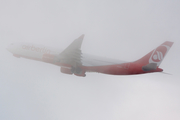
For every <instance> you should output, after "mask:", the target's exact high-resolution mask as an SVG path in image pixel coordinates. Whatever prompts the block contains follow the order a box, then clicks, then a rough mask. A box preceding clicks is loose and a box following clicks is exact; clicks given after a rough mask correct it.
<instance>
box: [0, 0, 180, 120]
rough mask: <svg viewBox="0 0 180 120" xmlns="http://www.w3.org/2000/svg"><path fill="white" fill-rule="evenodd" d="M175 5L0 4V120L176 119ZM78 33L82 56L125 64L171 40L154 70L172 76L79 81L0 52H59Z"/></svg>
mask: <svg viewBox="0 0 180 120" xmlns="http://www.w3.org/2000/svg"><path fill="white" fill-rule="evenodd" d="M179 6H180V1H179V0H171V1H170V0H147V1H142V0H113V1H112V0H111V1H110V0H109V1H107V0H106V1H104V0H86V1H83V0H76V1H72V0H68V1H67V0H66V1H65V0H51V1H47V0H27V1H24V0H0V42H1V44H0V54H1V59H0V119H1V120H32V119H33V120H39V119H43V120H50V119H51V120H57V119H61V120H119V119H121V120H132V119H133V120H170V119H171V120H179V119H180V103H179V101H180V88H179V86H180V80H179V78H180V75H179V72H180V70H179V67H180V65H179V61H180V57H179V55H180V47H179V45H180V40H179V39H180V35H179V33H180V14H179V12H180V7H179ZM81 34H85V38H84V42H83V46H82V51H83V52H85V53H89V54H94V55H99V56H103V57H109V58H115V59H120V60H126V61H134V60H136V59H139V58H140V57H142V56H144V55H145V54H147V53H148V52H150V51H151V50H152V49H154V48H156V47H157V46H159V45H160V44H161V43H163V42H164V41H166V40H169V41H173V42H175V43H174V45H173V47H172V48H171V50H170V51H169V53H168V55H167V56H166V58H165V59H164V61H163V62H162V64H161V66H160V67H161V68H163V69H164V71H165V72H168V73H172V74H173V75H165V74H160V73H153V74H146V75H138V76H111V75H104V74H98V73H87V77H85V78H81V77H76V76H69V75H65V74H62V73H60V68H59V67H58V66H54V65H50V64H46V63H41V62H37V61H32V60H27V59H22V58H20V59H17V58H15V57H13V56H12V54H10V53H9V52H8V51H7V50H6V47H7V46H8V45H9V44H10V43H13V42H31V43H35V44H42V45H46V46H50V47H56V48H66V46H68V45H69V44H70V43H71V42H72V41H73V40H74V39H76V38H77V37H79V36H80V35H81Z"/></svg>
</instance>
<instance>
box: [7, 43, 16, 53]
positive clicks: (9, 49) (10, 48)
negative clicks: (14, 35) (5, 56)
mask: <svg viewBox="0 0 180 120" xmlns="http://www.w3.org/2000/svg"><path fill="white" fill-rule="evenodd" d="M6 49H7V50H8V51H9V52H11V53H12V52H13V50H14V49H13V43H12V44H10V45H8V46H7V48H6Z"/></svg>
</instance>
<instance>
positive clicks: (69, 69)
mask: <svg viewBox="0 0 180 120" xmlns="http://www.w3.org/2000/svg"><path fill="white" fill-rule="evenodd" d="M61 72H62V73H64V74H70V75H72V74H73V73H72V71H71V68H65V67H61Z"/></svg>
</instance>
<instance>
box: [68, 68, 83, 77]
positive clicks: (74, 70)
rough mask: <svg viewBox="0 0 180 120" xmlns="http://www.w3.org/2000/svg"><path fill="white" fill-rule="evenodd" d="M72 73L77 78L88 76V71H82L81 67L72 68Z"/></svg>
mask: <svg viewBox="0 0 180 120" xmlns="http://www.w3.org/2000/svg"><path fill="white" fill-rule="evenodd" d="M71 72H72V73H74V75H76V76H81V77H85V76H86V74H85V72H86V71H84V70H82V69H81V68H80V67H77V68H75V67H72V68H71Z"/></svg>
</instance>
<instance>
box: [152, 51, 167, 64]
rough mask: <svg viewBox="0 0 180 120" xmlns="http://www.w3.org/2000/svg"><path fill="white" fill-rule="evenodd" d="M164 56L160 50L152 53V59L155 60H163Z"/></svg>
mask: <svg viewBox="0 0 180 120" xmlns="http://www.w3.org/2000/svg"><path fill="white" fill-rule="evenodd" d="M163 58H164V56H163V53H162V52H160V51H156V52H155V54H154V55H153V58H152V60H153V61H155V62H160V61H161V60H163Z"/></svg>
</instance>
